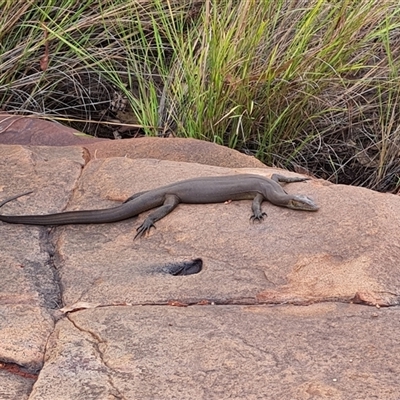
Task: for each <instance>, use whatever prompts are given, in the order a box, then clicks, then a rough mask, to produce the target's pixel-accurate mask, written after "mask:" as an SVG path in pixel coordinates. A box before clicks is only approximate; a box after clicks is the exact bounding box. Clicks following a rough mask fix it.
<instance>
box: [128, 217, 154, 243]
mask: <svg viewBox="0 0 400 400" xmlns="http://www.w3.org/2000/svg"><path fill="white" fill-rule="evenodd" d="M151 228H154V229H156V227H155V225H154V224H153V221H151V220H149V219H145V221H144V222H143V224H142V225H140V226H139V228H137V229H136V232H137V233H136V235H135V237H134V238H133V240H135V239H136V238H138V237H142V236H144V235H146V233H148V232H150V229H151Z"/></svg>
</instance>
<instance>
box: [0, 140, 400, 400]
mask: <svg viewBox="0 0 400 400" xmlns="http://www.w3.org/2000/svg"><path fill="white" fill-rule="evenodd" d="M0 167H1V168H0V201H1V200H2V199H4V198H6V197H9V196H12V195H15V194H18V193H21V192H25V191H27V190H35V192H34V193H33V194H31V195H29V196H25V197H22V198H20V199H18V200H15V201H13V202H11V203H8V204H6V205H5V206H4V207H2V209H1V212H2V213H4V214H28V213H29V214H34V213H38V214H39V213H40V214H45V213H49V212H61V211H64V210H76V209H95V208H106V207H112V206H115V205H118V204H120V202H121V201H124V200H125V199H126V198H127V197H129V196H130V195H132V194H133V193H135V192H139V191H143V190H149V189H152V188H156V187H159V186H162V185H166V184H168V183H171V182H175V181H178V180H182V179H187V178H192V177H198V176H212V175H230V174H236V173H258V174H261V175H264V176H265V175H270V174H271V173H273V172H277V171H276V170H272V169H267V168H261V169H254V168H222V167H215V166H210V165H200V164H196V163H184V162H171V161H162V160H155V159H130V158H125V157H115V158H104V159H92V160H89V158H88V157H87V152H85V151H83V150H82V149H81V148H79V147H40V148H39V147H29V148H28V147H20V146H0ZM280 172H281V173H282V171H280ZM285 174H286V175H290V174H289V173H286V172H285ZM286 190H287V191H288V192H290V193H298V194H305V195H308V196H311V197H313V198H314V199H315V201H316V202H317V203H318V204H319V205H320V207H321V208H320V210H319V211H318V212H316V213H311V212H301V211H294V210H290V209H286V208H280V207H277V206H274V205H271V204H269V203H264V204H263V209H264V211H266V212H267V214H268V217H267V218H266V219H265V220H264V221H263V222H262V223H259V224H258V223H254V224H253V223H251V222H250V221H249V217H250V215H251V201H239V202H236V201H234V202H230V203H227V204H222V203H221V204H193V205H186V204H181V205H179V206H178V207H177V208H176V209H175V210H174V211H173V212H172V213H171V214H169V215H168V216H166V217H165V218H164V219H162V220H161V221H159V222H158V223H157V224H156V226H157V229H155V230H152V231H151V233H150V235H148V236H147V237H143V238H140V239H138V240H135V241H134V240H133V237H134V235H135V232H136V231H135V228H136V227H137V226H138V225H139V224H140V222H141V221H143V219H144V218H145V217H146V213H143V214H142V215H140V216H138V217H136V218H132V219H129V220H126V221H121V222H118V223H109V224H99V225H74V226H62V227H54V228H51V227H36V226H24V225H11V224H6V223H0V235H1V238H2V240H1V241H0V256H1V257H0V315H1V318H0V362H3V363H5V364H7V363H11V364H17V365H19V366H20V367H21V368H25V369H26V370H27V371H28V372H31V373H36V371H38V370H40V373H39V377H38V380H37V382H36V383H35V385H34V387H33V390H32V393H31V396H30V399H44V400H46V399H55V398H57V399H61V400H62V399H63V398H65V399H79V398H84V399H91V398H93V399H103V398H104V399H110V398H124V397H125V398H141V399H147V398H148V399H151V398H163V399H164V398H165V399H168V398H171V399H172V398H182V399H185V398H188V399H189V398H190V399H202V398H207V399H213V398H215V399H224V398H237V399H242V398H249V399H251V398H254V399H256V398H299V399H311V398H335V399H341V398H343V399H348V398H373V397H377V398H384V399H388V400H392V399H393V400H397V397H398V392H399V388H398V386H397V383H396V382H397V375H398V373H399V371H398V368H399V367H398V365H400V364H399V361H400V356H398V354H397V352H395V351H393V349H394V348H395V340H397V339H396V335H395V332H397V331H398V329H399V326H398V324H399V322H398V321H399V318H398V315H397V313H398V312H399V307H398V306H397V305H398V304H399V293H400V291H399V287H400V270H399V263H398V260H399V256H400V240H399V238H398V235H397V231H398V226H399V222H400V198H399V197H398V196H394V195H390V194H381V193H376V192H373V191H370V190H367V189H362V188H356V187H346V186H342V185H333V184H329V183H327V182H324V181H319V180H312V181H307V182H304V183H293V184H288V185H287V187H286ZM193 259H201V260H202V263H203V269H202V271H201V272H200V273H198V274H194V275H189V276H174V275H171V274H168V268H166V266H169V267H170V266H171V265H175V264H177V263H181V262H188V261H190V260H193ZM353 302H358V303H362V304H365V305H369V306H371V305H372V306H376V308H375V307H366V306H365V305H355V304H351V303H353ZM288 303H289V304H290V303H292V304H297V306H291V305H288ZM310 303H317V304H314V305H312V306H306V305H308V304H310ZM343 303H347V304H343ZM191 304H205V305H204V306H194V305H191ZM276 304H280V305H281V306H279V307H277V306H276ZM283 304H285V305H284V306H283ZM168 305H177V306H182V307H171V306H168ZM185 306H186V307H185ZM383 306H387V307H388V308H380V309H379V308H378V307H383ZM396 306H397V307H396ZM385 332H386V333H385ZM390 332H391V333H390ZM393 332H394V333H393ZM7 374H8V375H7ZM7 374H6V375H4V374H3V375H2V374H0V387H2V385H3V383H4V385H8V383H7V382H8V381H7V379H8V378H9V374H10V372H7ZM25 383H26V384H27V385H28V383H27V382H23V387H24V388H27V387H29V385H28V386H24V385H25ZM4 387H6V386H4ZM24 390H25V389H24ZM27 390H29V389H27ZM17 392H18V391H16V392H15V393H17ZM18 393H19V392H18ZM11 396H14V395H13V394H11V395H10V396H9V397H10V398H11V399H14V398H15V399H18V398H19V397H17V396H18V395H17V394H15V396H14V397H11ZM396 396H397V397H396ZM22 398H23V397H22Z"/></svg>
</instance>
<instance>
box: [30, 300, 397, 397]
mask: <svg viewBox="0 0 400 400" xmlns="http://www.w3.org/2000/svg"><path fill="white" fill-rule="evenodd" d="M399 317H400V315H399V310H398V309H397V310H394V309H381V310H376V309H374V308H371V307H369V308H368V307H364V306H359V305H351V304H340V303H338V304H333V303H323V304H316V305H312V306H309V307H296V306H280V307H277V306H275V307H265V306H192V307H187V308H176V307H165V306H164V307H162V306H144V307H119V308H116V307H105V308H100V309H96V310H86V311H81V312H77V313H72V314H70V315H69V316H68V320H64V321H60V322H59V323H58V324H57V327H56V330H55V332H54V333H53V335H52V339H51V340H50V346H49V347H50V350H49V351H48V353H47V356H46V362H45V366H44V368H43V370H42V371H41V374H40V376H39V379H38V381H37V383H36V384H35V387H34V389H33V392H32V394H31V396H30V400H38V399H41V400H47V399H49V400H52V399H55V398H56V399H57V400H64V399H65V400H69V399H88V400H90V399H96V400H101V399H111V398H124V399H143V400H152V399H166V400H167V399H196V400H197V399H210V400H212V399H215V400H223V399H238V400H239V399H305V400H306V399H307V400H308V399H313V398H315V399H317V398H318V399H335V400H340V399H343V400H347V399H364V398H365V399H372V398H380V399H385V400H396V399H398V393H399V391H400V384H399V382H398V379H397V376H398V374H399V373H400V367H399V362H398V361H399V356H398V354H397V352H395V351H393V349H394V348H396V345H397V337H396V336H395V335H393V334H390V333H389V332H388V329H387V328H388V327H390V328H391V329H390V330H391V331H392V332H397V331H398V330H399V329H400V318H399ZM384 332H386V333H387V334H384ZM377 338H380V340H376V339H377Z"/></svg>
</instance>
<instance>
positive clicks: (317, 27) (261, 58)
mask: <svg viewBox="0 0 400 400" xmlns="http://www.w3.org/2000/svg"><path fill="white" fill-rule="evenodd" d="M399 32H400V5H399V4H397V2H394V1H392V0H357V1H351V0H344V1H343V0H341V1H339V0H274V1H272V0H263V1H256V0H248V1H237V0H223V1H218V2H217V1H211V0H192V1H189V0H187V1H182V0H169V1H165V0H149V1H133V0H115V1H113V2H109V1H104V0H99V1H97V2H93V1H87V2H86V3H82V2H78V1H76V0H58V1H55V0H43V1H40V2H23V1H16V2H11V1H4V2H3V6H2V8H1V11H0V54H1V55H0V101H1V107H2V109H3V110H5V111H8V112H10V113H14V114H36V115H40V116H42V117H46V118H52V119H59V120H62V121H69V123H70V125H72V126H74V127H75V128H77V129H80V130H82V131H85V132H88V133H91V134H93V135H96V136H103V137H113V136H115V137H129V136H134V135H138V134H147V135H160V136H167V135H170V134H173V135H176V136H185V137H193V138H198V139H204V140H208V141H212V142H215V143H219V144H223V145H227V146H229V147H231V148H236V149H239V150H241V151H245V152H247V153H250V154H254V155H255V156H256V157H258V158H259V159H260V160H262V161H263V162H265V163H266V164H268V165H274V166H279V167H283V168H289V169H294V170H300V169H302V170H304V169H305V170H307V171H309V172H310V173H313V174H314V175H316V176H319V177H322V178H325V179H329V180H331V181H334V182H341V183H349V184H355V185H362V186H366V187H369V188H372V189H375V190H380V191H393V192H396V191H398V190H399V187H400V178H399V176H400V161H399V160H400V157H399V156H400V133H399V128H398V124H397V121H398V120H399V117H400V114H399V113H400V107H399V105H400V103H399V99H400V93H399V91H400V85H399V83H400V82H399V79H400V78H399V69H400V59H399V57H400V41H399V39H398V38H399V37H400V36H399Z"/></svg>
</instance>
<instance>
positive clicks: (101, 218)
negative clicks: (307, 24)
mask: <svg viewBox="0 0 400 400" xmlns="http://www.w3.org/2000/svg"><path fill="white" fill-rule="evenodd" d="M307 179H308V178H287V177H284V176H281V175H273V176H272V179H269V178H265V177H263V176H260V175H250V174H243V175H231V176H215V177H207V178H194V179H188V180H185V181H180V182H176V183H172V184H171V185H167V186H163V187H161V188H158V189H153V190H148V191H146V192H140V193H137V194H135V195H133V196H131V197H129V198H128V199H127V200H126V201H125V202H124V203H122V204H121V205H119V206H117V207H112V208H106V209H100V210H80V211H67V212H62V213H55V214H46V215H0V221H3V222H8V223H12V224H28V225H65V224H102V223H107V222H116V221H121V220H124V219H128V218H131V217H134V216H136V215H138V214H140V213H142V212H144V211H147V210H150V209H152V208H155V207H158V208H157V209H156V210H155V211H153V212H152V213H150V214H149V216H148V217H147V218H146V219H145V221H144V222H143V224H142V225H140V226H139V228H138V229H137V234H136V236H135V238H136V237H140V236H142V235H144V234H145V233H146V232H148V231H149V230H150V229H151V228H152V227H154V223H155V222H156V221H158V220H160V219H161V218H164V217H165V216H166V215H167V214H169V213H170V212H171V211H172V210H173V209H174V208H175V207H176V206H177V205H178V204H179V203H186V204H206V203H222V202H225V201H229V200H246V199H251V200H253V204H252V211H253V214H252V216H251V217H250V218H251V220H253V221H254V220H258V221H261V220H263V219H264V216H266V214H265V213H264V212H262V210H261V203H262V202H263V201H264V200H267V201H269V202H270V203H272V204H275V205H277V206H280V207H288V208H292V209H294V210H304V211H317V210H318V209H319V207H318V206H317V205H316V204H315V203H314V201H313V200H311V199H310V198H308V197H306V196H303V195H291V194H288V193H286V192H285V191H284V190H283V188H282V187H281V186H280V184H279V183H278V182H303V181H305V180H307ZM30 193H32V192H27V193H24V194H21V195H18V196H14V197H11V198H9V199H6V200H4V201H3V202H1V203H0V207H2V206H3V205H4V204H6V203H8V202H9V201H11V200H14V199H16V198H18V197H21V196H25V195H27V194H30Z"/></svg>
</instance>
